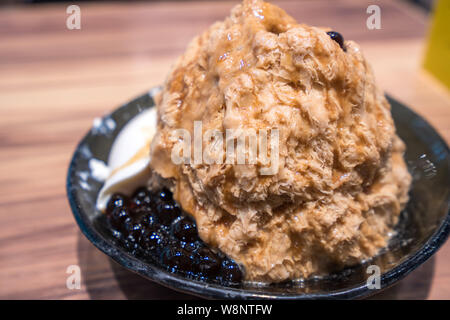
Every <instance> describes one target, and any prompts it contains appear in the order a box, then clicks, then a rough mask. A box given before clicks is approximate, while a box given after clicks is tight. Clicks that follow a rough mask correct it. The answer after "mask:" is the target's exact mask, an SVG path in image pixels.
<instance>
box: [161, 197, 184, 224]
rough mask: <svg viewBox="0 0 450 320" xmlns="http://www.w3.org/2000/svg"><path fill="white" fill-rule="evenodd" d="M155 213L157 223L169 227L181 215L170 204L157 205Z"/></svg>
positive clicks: (177, 209) (176, 208)
mask: <svg viewBox="0 0 450 320" xmlns="http://www.w3.org/2000/svg"><path fill="white" fill-rule="evenodd" d="M156 211H157V212H158V217H159V221H160V222H161V223H162V224H164V225H166V226H168V225H170V224H171V223H172V222H173V220H175V219H176V218H177V217H178V216H179V215H180V214H181V212H180V210H179V208H178V207H177V206H174V205H173V204H171V203H159V204H158V205H157V208H156Z"/></svg>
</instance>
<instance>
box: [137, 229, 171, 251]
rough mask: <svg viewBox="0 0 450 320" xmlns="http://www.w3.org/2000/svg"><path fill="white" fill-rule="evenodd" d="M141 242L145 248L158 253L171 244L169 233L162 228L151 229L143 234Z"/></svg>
mask: <svg viewBox="0 0 450 320" xmlns="http://www.w3.org/2000/svg"><path fill="white" fill-rule="evenodd" d="M140 244H141V245H142V247H143V248H144V249H145V250H148V251H151V252H155V253H156V252H158V251H160V250H159V249H162V248H163V247H165V246H166V245H168V244H169V239H168V235H167V233H165V232H164V231H162V230H156V231H150V232H146V233H144V234H143V236H142V237H141V239H140Z"/></svg>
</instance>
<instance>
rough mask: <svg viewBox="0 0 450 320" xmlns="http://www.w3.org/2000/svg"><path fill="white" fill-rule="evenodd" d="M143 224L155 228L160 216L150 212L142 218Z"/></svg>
mask: <svg viewBox="0 0 450 320" xmlns="http://www.w3.org/2000/svg"><path fill="white" fill-rule="evenodd" d="M141 224H142V225H143V226H144V228H154V227H156V226H157V225H158V218H157V216H156V215H155V214H153V213H148V214H146V215H144V216H143V217H142V218H141Z"/></svg>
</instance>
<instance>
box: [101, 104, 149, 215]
mask: <svg viewBox="0 0 450 320" xmlns="http://www.w3.org/2000/svg"><path fill="white" fill-rule="evenodd" d="M155 131H156V108H151V109H148V110H145V111H143V112H141V113H140V114H139V115H137V116H136V117H135V118H133V119H132V120H131V121H130V122H129V123H128V124H127V125H126V126H125V127H124V128H123V129H122V130H121V131H120V133H119V135H118V136H117V138H116V140H115V141H114V143H113V145H112V148H111V152H110V154H109V157H108V163H107V167H108V171H109V175H108V177H107V178H106V180H105V183H104V185H103V187H102V189H101V190H100V193H99V195H98V198H97V204H96V206H97V209H98V210H100V211H102V212H103V211H105V209H106V205H107V203H108V200H109V199H110V197H111V196H112V195H113V194H114V193H123V194H126V195H129V193H130V192H132V191H133V190H135V189H136V188H137V187H139V186H142V185H146V184H147V182H148V180H149V178H150V175H151V171H150V168H149V163H150V153H149V148H150V142H151V141H152V138H153V136H154V134H155Z"/></svg>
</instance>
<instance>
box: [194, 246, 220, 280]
mask: <svg viewBox="0 0 450 320" xmlns="http://www.w3.org/2000/svg"><path fill="white" fill-rule="evenodd" d="M194 259H195V262H196V264H197V268H198V270H199V271H200V273H201V274H203V275H205V276H206V277H212V276H214V275H215V274H217V272H218V271H219V269H220V263H221V261H220V260H219V259H218V257H217V256H216V255H215V254H214V252H212V251H211V250H210V249H208V248H206V247H203V248H200V249H198V250H197V252H196V255H195V258H194Z"/></svg>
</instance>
